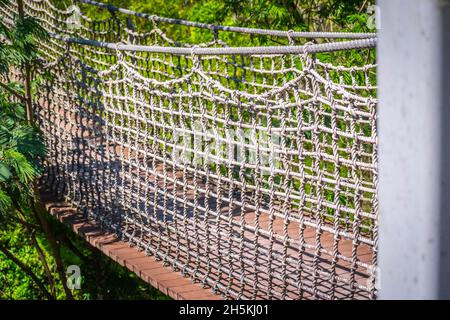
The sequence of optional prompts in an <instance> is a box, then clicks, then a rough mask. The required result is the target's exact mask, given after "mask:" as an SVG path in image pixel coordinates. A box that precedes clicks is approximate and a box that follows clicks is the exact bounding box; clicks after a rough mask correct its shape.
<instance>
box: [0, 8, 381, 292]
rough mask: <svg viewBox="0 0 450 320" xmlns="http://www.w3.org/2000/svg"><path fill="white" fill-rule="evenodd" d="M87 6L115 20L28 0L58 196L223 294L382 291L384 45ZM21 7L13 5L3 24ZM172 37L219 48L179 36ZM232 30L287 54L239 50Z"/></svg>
mask: <svg viewBox="0 0 450 320" xmlns="http://www.w3.org/2000/svg"><path fill="white" fill-rule="evenodd" d="M78 2H79V3H83V4H84V5H91V6H97V7H98V8H99V10H104V11H105V12H106V13H108V18H106V19H103V20H93V19H91V18H89V17H87V16H85V15H84V14H83V13H82V12H81V10H79V9H78V7H76V6H71V7H70V8H69V9H60V8H57V7H55V6H54V5H53V4H52V3H51V2H50V1H49V0H35V1H31V0H24V1H23V5H24V8H23V9H24V12H25V14H26V15H29V16H33V17H35V18H37V19H38V21H39V22H40V23H41V25H42V26H43V27H44V28H45V29H46V30H47V31H48V33H49V34H50V40H49V41H47V42H45V43H41V44H40V46H41V49H42V57H43V61H42V70H40V71H39V72H40V73H42V79H43V80H42V84H41V85H40V86H39V87H38V88H37V95H36V97H35V100H34V111H35V117H36V120H37V122H38V124H39V125H40V127H41V128H42V130H43V132H44V134H45V137H46V141H47V144H48V147H49V156H48V159H47V160H46V161H47V162H46V172H45V175H44V178H43V184H45V185H47V186H48V187H49V188H50V189H51V191H52V192H53V193H54V194H55V195H57V196H59V197H60V198H62V199H64V200H65V201H66V202H67V203H69V204H70V205H72V206H74V207H76V208H78V209H79V210H81V211H82V212H83V213H84V214H85V215H86V216H87V217H89V218H92V219H94V220H95V221H97V222H98V223H100V224H101V226H102V227H103V228H106V229H108V230H112V231H113V232H114V233H115V234H116V235H117V237H118V238H119V239H122V240H124V241H127V242H128V243H129V244H130V245H132V246H135V247H137V248H139V249H140V250H143V251H144V252H145V253H146V254H148V255H153V256H155V257H156V258H157V259H158V260H161V261H162V262H163V263H164V264H166V265H170V266H171V267H172V268H173V269H174V271H176V272H181V273H182V274H183V275H185V276H186V277H189V278H191V279H192V280H193V281H196V282H199V283H201V284H202V285H204V286H205V287H208V288H210V289H211V290H212V291H213V292H215V293H217V294H221V295H222V296H223V297H224V298H227V299H374V298H375V297H376V296H377V288H376V280H377V279H376V278H377V277H376V266H377V242H378V218H377V217H378V199H377V182H378V167H377V127H376V116H377V111H376V109H377V97H376V93H377V85H376V64H375V63H373V61H371V60H373V59H371V57H373V55H371V54H370V52H371V50H372V51H373V48H374V47H375V46H376V41H377V39H376V35H375V34H371V33H361V34H357V33H334V32H311V33H308V32H297V31H279V30H263V29H252V28H240V27H226V26H216V25H211V24H204V23H197V22H191V21H185V20H178V19H171V18H164V17H159V16H155V15H147V14H143V13H137V12H133V11H130V10H126V9H121V8H117V7H114V6H111V5H106V4H103V3H98V2H94V1H89V0H79V1H78ZM18 10H19V8H18V3H17V1H11V3H10V4H9V5H8V6H6V7H4V8H1V9H0V12H1V15H2V16H3V19H4V21H5V23H8V21H9V22H11V21H12V20H13V19H14V17H15V16H16V15H17V13H18ZM174 26H176V27H178V28H185V29H186V30H187V31H186V32H188V31H189V30H190V29H203V30H204V32H205V34H206V36H205V38H206V39H208V40H207V41H205V42H203V43H195V44H192V43H185V42H183V41H181V40H180V39H174V38H173V37H172V34H173V33H171V32H170V30H171V29H170V28H172V27H174ZM224 33H232V34H236V35H238V36H241V35H242V36H249V37H275V38H277V39H279V42H281V43H285V44H284V45H278V46H252V47H233V46H231V45H232V43H227V42H226V41H224V40H223V39H224V37H222V35H223V34H224ZM311 40H316V41H315V42H311ZM352 52H353V53H354V52H356V53H358V54H359V55H363V54H364V57H365V55H367V57H368V58H367V59H366V58H364V59H362V60H364V62H362V63H359V64H358V63H355V62H354V61H353V60H352V59H350V56H351V55H350V53H352ZM372 53H373V52H372ZM327 57H328V58H329V59H328V60H327V59H326V58H327ZM15 76H16V77H17V78H20V77H21V75H20V73H18V74H17V75H15Z"/></svg>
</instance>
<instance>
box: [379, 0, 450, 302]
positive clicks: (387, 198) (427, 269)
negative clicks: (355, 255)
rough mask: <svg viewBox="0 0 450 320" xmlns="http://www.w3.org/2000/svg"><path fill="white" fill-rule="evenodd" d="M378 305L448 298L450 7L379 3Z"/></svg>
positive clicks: (409, 1)
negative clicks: (380, 300)
mask: <svg viewBox="0 0 450 320" xmlns="http://www.w3.org/2000/svg"><path fill="white" fill-rule="evenodd" d="M377 4H378V5H379V8H380V17H381V25H380V28H381V29H380V30H379V42H378V55H377V57H378V63H379V69H378V85H379V109H378V115H379V117H378V121H379V122H378V123H379V166H380V167H379V170H380V183H379V196H380V237H379V238H380V243H379V271H380V272H379V281H380V282H379V283H380V294H379V298H381V299H397V298H400V299H439V298H447V299H448V298H450V183H449V182H450V1H448V0H379V1H378V3H377Z"/></svg>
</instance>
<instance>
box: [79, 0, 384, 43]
mask: <svg viewBox="0 0 450 320" xmlns="http://www.w3.org/2000/svg"><path fill="white" fill-rule="evenodd" d="M76 1H78V2H81V3H85V4H90V5H93V6H96V7H99V8H104V9H107V10H109V11H111V12H120V13H123V14H127V15H133V16H136V17H140V18H144V19H150V20H154V21H159V22H166V23H171V24H179V25H184V26H189V27H196V28H204V29H210V30H214V31H227V32H238V33H248V34H258V35H266V36H276V37H287V38H289V37H291V38H329V39H345V38H348V39H366V38H376V36H377V34H376V33H354V32H301V31H293V30H289V31H283V30H269V29H259V28H244V27H233V26H221V25H215V24H209V23H201V22H196V21H188V20H182V19H173V18H166V17H160V16H156V15H152V14H146V13H142V12H136V11H132V10H128V9H124V8H119V7H116V6H113V5H110V4H106V3H102V2H97V1H91V0H76Z"/></svg>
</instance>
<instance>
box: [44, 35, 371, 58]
mask: <svg viewBox="0 0 450 320" xmlns="http://www.w3.org/2000/svg"><path fill="white" fill-rule="evenodd" d="M50 36H51V37H53V38H55V39H58V40H62V41H66V42H68V43H77V44H81V45H88V46H94V47H101V48H109V49H114V50H119V51H138V52H154V53H169V54H179V55H253V54H262V55H274V54H301V53H305V52H308V53H319V52H333V51H339V50H351V49H368V48H374V47H376V43H377V40H376V39H375V38H373V39H362V40H353V41H343V42H333V43H321V44H311V45H302V46H267V47H227V48H200V47H193V48H184V47H166V46H140V45H131V44H121V43H110V42H103V41H95V40H89V39H82V38H71V37H65V36H61V35H57V34H50Z"/></svg>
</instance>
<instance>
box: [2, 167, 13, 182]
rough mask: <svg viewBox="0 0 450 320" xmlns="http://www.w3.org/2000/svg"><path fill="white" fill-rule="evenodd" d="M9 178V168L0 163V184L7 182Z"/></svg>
mask: <svg viewBox="0 0 450 320" xmlns="http://www.w3.org/2000/svg"><path fill="white" fill-rule="evenodd" d="M10 177H11V171H10V170H9V168H8V167H7V166H6V165H5V164H3V163H0V182H4V181H6V180H8V179H9V178H10Z"/></svg>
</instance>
